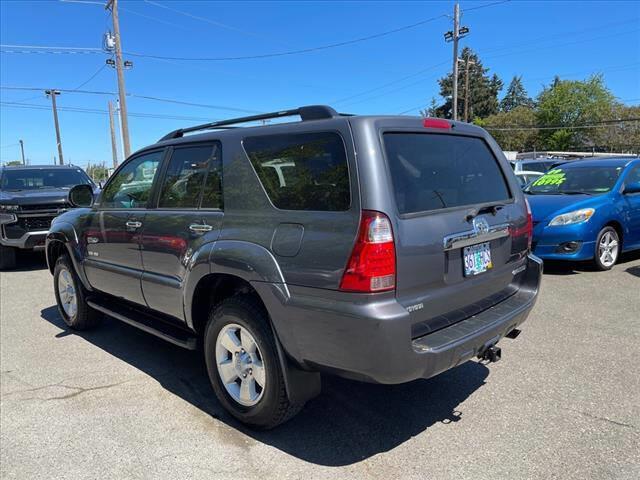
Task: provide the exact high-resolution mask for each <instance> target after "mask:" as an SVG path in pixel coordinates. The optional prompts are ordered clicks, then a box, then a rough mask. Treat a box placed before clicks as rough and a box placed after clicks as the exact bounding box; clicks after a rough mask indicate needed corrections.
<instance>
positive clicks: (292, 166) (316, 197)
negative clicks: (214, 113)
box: [244, 132, 351, 211]
mask: <svg viewBox="0 0 640 480" xmlns="http://www.w3.org/2000/svg"><path fill="white" fill-rule="evenodd" d="M244 148H245V150H246V152H247V155H248V156H249V159H250V160H251V163H252V164H253V167H254V168H255V170H256V173H257V174H258V177H259V178H260V181H261V182H262V185H263V186H264V189H265V190H266V192H267V194H268V195H269V198H270V199H271V201H272V202H273V204H274V205H275V206H276V207H278V208H282V209H286V210H325V211H327V210H329V211H337V210H347V209H348V208H349V205H350V203H351V195H350V191H349V170H348V167H347V155H346V152H345V148H344V142H343V141H342V137H340V135H338V134H336V133H330V132H317V133H304V134H297V135H270V136H263V137H250V138H247V139H245V140H244Z"/></svg>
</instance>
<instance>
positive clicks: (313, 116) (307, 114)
mask: <svg viewBox="0 0 640 480" xmlns="http://www.w3.org/2000/svg"><path fill="white" fill-rule="evenodd" d="M295 115H299V116H300V118H301V119H302V121H303V122H305V121H307V120H322V119H325V118H335V117H340V116H346V114H343V113H338V112H336V111H335V110H334V109H333V108H331V107H329V106H327V105H308V106H305V107H299V108H295V109H293V110H281V111H279V112H271V113H261V114H259V115H252V116H250V117H239V118H231V119H229V120H220V121H219V122H210V123H203V124H202V125H196V126H195V127H187V128H179V129H178V130H174V131H173V132H170V133H168V134H167V135H165V136H164V137H162V138H161V139H160V140H159V141H160V142H162V141H164V140H171V139H172V138H180V137H182V136H183V135H184V134H185V133H189V132H196V131H198V130H213V129H218V128H220V129H222V128H234V127H229V125H235V124H238V123H247V122H255V121H259V120H269V119H272V118H282V117H293V116H295Z"/></svg>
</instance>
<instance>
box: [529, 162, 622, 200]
mask: <svg viewBox="0 0 640 480" xmlns="http://www.w3.org/2000/svg"><path fill="white" fill-rule="evenodd" d="M621 171H622V167H573V168H563V167H558V168H554V169H553V170H549V171H548V172H547V173H546V174H544V175H543V176H542V177H540V178H538V179H537V180H536V181H535V182H533V183H532V184H531V185H530V186H529V187H527V189H526V190H525V192H527V193H530V194H546V195H563V194H573V193H585V194H589V195H594V194H598V193H606V192H608V191H609V190H611V189H612V188H613V186H614V185H615V183H616V181H617V180H618V176H619V175H620V172H621Z"/></svg>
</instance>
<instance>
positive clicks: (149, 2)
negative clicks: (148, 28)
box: [145, 0, 273, 41]
mask: <svg viewBox="0 0 640 480" xmlns="http://www.w3.org/2000/svg"><path fill="white" fill-rule="evenodd" d="M145 3H148V4H149V5H153V6H154V7H158V8H164V9H165V10H169V11H171V12H174V13H178V14H180V15H183V16H185V17H188V18H192V19H194V20H199V21H201V22H205V23H208V24H210V25H214V26H216V27H220V28H225V29H227V30H231V31H234V32H238V33H242V34H243V35H248V36H251V37H256V38H261V39H263V40H271V41H273V39H272V38H270V37H268V36H266V35H262V34H260V33H255V32H249V31H247V30H242V29H240V28H238V27H234V26H232V25H228V24H226V23H222V22H218V21H215V20H211V19H209V18H206V17H200V16H198V15H194V14H192V13H189V12H185V11H183V10H178V9H177V8H172V7H168V6H166V5H162V4H161V3H158V2H152V1H151V0H145ZM163 23H167V22H163Z"/></svg>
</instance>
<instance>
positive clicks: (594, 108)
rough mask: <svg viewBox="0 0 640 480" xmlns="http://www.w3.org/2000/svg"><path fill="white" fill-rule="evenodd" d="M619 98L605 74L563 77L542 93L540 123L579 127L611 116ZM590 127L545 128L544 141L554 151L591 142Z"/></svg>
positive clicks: (542, 132)
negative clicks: (575, 78) (614, 93)
mask: <svg viewBox="0 0 640 480" xmlns="http://www.w3.org/2000/svg"><path fill="white" fill-rule="evenodd" d="M614 106H615V99H614V96H613V95H612V94H611V92H610V91H609V90H608V89H607V87H606V86H605V85H604V81H603V79H602V76H601V75H594V76H592V77H590V78H589V79H587V80H586V81H577V80H560V79H558V78H557V77H556V79H555V80H554V82H553V84H552V85H551V86H549V87H545V88H544V89H543V90H542V92H541V93H540V95H539V96H538V108H537V118H538V123H539V124H540V125H548V126H565V125H566V126H575V125H585V124H589V123H593V122H598V121H601V120H606V119H609V118H611V114H612V111H613V109H614ZM586 130H587V129H566V130H564V129H563V130H543V131H541V132H540V139H541V142H542V143H543V144H545V145H548V147H547V148H548V149H550V150H565V149H568V148H571V147H572V146H574V145H584V144H587V145H588V144H589V143H590V138H589V137H590V134H589V132H588V131H586Z"/></svg>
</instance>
